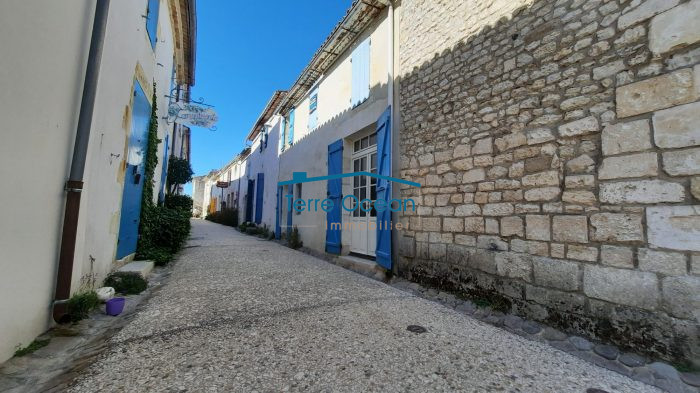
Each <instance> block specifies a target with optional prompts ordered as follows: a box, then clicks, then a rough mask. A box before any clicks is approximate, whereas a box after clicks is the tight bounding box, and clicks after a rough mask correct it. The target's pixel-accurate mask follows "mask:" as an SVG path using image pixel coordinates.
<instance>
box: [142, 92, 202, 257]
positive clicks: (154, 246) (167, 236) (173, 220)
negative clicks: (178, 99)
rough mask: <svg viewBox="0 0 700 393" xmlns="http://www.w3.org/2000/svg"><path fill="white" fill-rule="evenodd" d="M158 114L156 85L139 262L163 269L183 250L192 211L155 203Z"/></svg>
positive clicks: (158, 140) (143, 197)
mask: <svg viewBox="0 0 700 393" xmlns="http://www.w3.org/2000/svg"><path fill="white" fill-rule="evenodd" d="M157 111H158V107H157V105H156V84H155V83H154V84H153V105H152V107H151V122H150V125H149V127H148V145H147V147H146V162H145V170H144V184H143V196H142V199H141V221H140V224H139V240H138V244H137V246H136V258H138V259H150V260H153V261H154V262H155V263H156V264H157V265H163V264H166V263H168V262H169V261H170V260H171V259H172V257H173V254H175V253H176V252H178V251H179V250H180V248H182V245H183V244H184V243H185V240H186V239H187V236H188V235H189V233H190V215H191V205H190V209H181V208H171V207H170V206H167V205H166V206H158V205H156V204H155V203H153V186H154V175H155V171H156V166H157V165H158V144H159V143H160V142H161V140H160V139H158V114H157ZM190 203H191V202H190ZM178 206H179V205H178Z"/></svg>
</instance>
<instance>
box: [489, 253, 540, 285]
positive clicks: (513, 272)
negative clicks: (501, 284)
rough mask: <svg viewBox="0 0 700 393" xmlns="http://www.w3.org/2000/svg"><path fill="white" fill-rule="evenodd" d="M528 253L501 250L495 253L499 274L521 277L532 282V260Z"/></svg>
mask: <svg viewBox="0 0 700 393" xmlns="http://www.w3.org/2000/svg"><path fill="white" fill-rule="evenodd" d="M530 258H531V257H530V256H529V255H527V254H519V253H515V252H499V253H497V254H496V255H495V259H496V270H497V272H498V275H499V276H504V277H510V278H519V279H522V280H524V281H526V282H531V281H532V280H531V278H530V276H531V274H532V262H531V260H530Z"/></svg>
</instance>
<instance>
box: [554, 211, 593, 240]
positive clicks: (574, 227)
mask: <svg viewBox="0 0 700 393" xmlns="http://www.w3.org/2000/svg"><path fill="white" fill-rule="evenodd" d="M552 237H553V239H554V240H555V241H558V242H572V243H588V220H587V218H586V216H554V217H553V218H552Z"/></svg>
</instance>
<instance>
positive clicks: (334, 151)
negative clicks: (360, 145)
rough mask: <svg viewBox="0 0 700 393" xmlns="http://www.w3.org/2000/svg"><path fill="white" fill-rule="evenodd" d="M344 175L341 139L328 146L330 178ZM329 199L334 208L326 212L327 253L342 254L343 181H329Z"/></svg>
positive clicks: (337, 179)
mask: <svg viewBox="0 0 700 393" xmlns="http://www.w3.org/2000/svg"><path fill="white" fill-rule="evenodd" d="M342 173H343V140H342V139H339V140H337V141H335V142H333V143H331V144H330V145H328V176H333V175H340V174H342ZM326 194H327V197H328V199H330V200H331V201H332V202H333V208H332V209H331V210H330V211H328V212H326V252H328V253H332V254H340V249H341V244H340V239H341V226H342V219H341V214H340V213H341V212H340V208H341V206H340V204H341V202H342V197H343V195H342V194H343V190H342V183H341V179H340V178H339V177H338V178H336V179H329V180H328V190H327V193H326Z"/></svg>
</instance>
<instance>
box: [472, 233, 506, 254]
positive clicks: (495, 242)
mask: <svg viewBox="0 0 700 393" xmlns="http://www.w3.org/2000/svg"><path fill="white" fill-rule="evenodd" d="M476 247H477V248H482V249H485V250H490V251H508V243H507V242H505V241H504V240H503V239H501V238H500V237H498V236H486V235H481V236H479V237H477V238H476Z"/></svg>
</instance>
